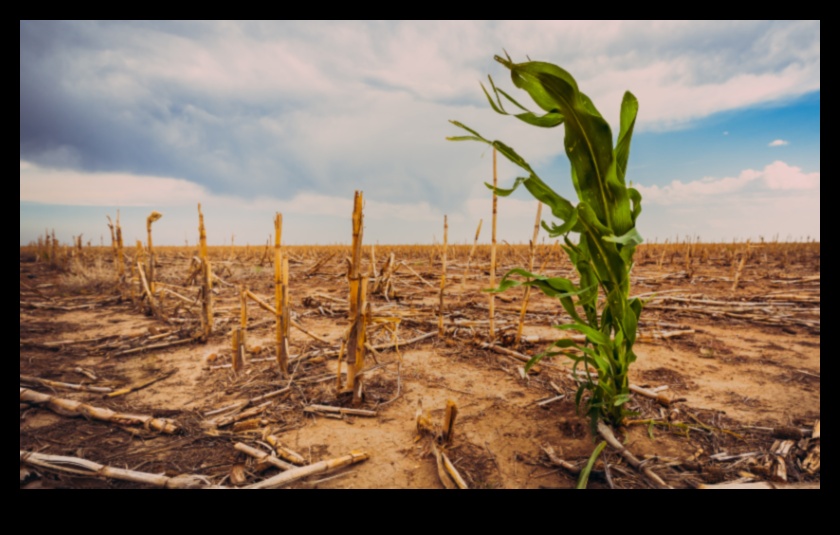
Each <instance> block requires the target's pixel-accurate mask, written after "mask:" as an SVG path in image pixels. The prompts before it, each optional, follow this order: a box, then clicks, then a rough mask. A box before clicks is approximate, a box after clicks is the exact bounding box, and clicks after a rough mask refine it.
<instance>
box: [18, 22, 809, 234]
mask: <svg viewBox="0 0 840 535" xmlns="http://www.w3.org/2000/svg"><path fill="white" fill-rule="evenodd" d="M502 49H504V50H507V52H508V53H509V54H510V55H511V57H512V58H513V59H514V60H515V61H525V60H526V58H527V57H530V58H531V59H534V60H542V61H549V62H552V63H556V64H558V65H560V66H561V67H563V68H565V69H566V70H568V71H569V72H570V73H571V74H572V75H573V76H575V78H576V79H577V81H578V84H579V86H580V88H581V90H582V91H584V92H585V93H587V94H588V95H589V96H590V97H591V98H592V100H593V101H594V103H595V105H596V106H597V107H598V108H599V110H600V111H601V113H602V114H603V115H604V116H605V118H607V119H608V120H609V121H610V122H611V123H612V124H613V125H614V130H615V125H616V124H617V121H618V109H619V105H620V102H621V96H622V94H623V93H624V91H625V90H630V91H632V92H633V93H634V94H635V95H636V97H637V98H638V99H639V103H640V110H639V116H638V121H637V126H636V135H635V136H634V140H633V146H632V150H631V157H630V167H629V169H628V175H627V178H628V179H629V180H632V181H633V183H634V184H635V185H636V186H637V187H638V188H639V189H640V190H641V192H642V194H643V203H642V204H643V209H644V211H643V213H642V215H641V216H640V218H639V223H638V225H639V230H640V231H641V233H642V235H643V236H644V237H645V238H646V239H647V240H648V241H654V240H659V241H660V242H661V241H663V240H665V239H668V238H670V239H673V238H674V237H677V236H679V237H681V238H682V237H685V236H693V237H694V236H699V237H700V238H702V239H704V240H706V241H720V240H723V241H730V240H732V239H739V240H743V239H747V238H752V239H758V238H759V237H762V236H763V237H765V238H768V239H769V238H773V237H774V236H777V235H778V236H779V238H780V239H799V238H802V237H806V236H810V237H811V238H816V239H819V237H820V22H819V21H748V22H734V21H732V22H726V21H724V22H720V21H716V22H619V21H614V22H609V21H608V22H600V21H598V22H582V21H564V22H529V21H519V22H511V21H495V22H494V21H480V22H479V21H475V22H422V23H418V22H331V23H330V22H291V21H289V22H270V23H269V22H250V23H249V22H91V21H87V22H61V21H58V22H40V21H39V22H30V21H22V22H20V241H21V244H25V243H28V242H30V241H32V240H34V239H36V238H37V236H38V235H39V234H42V233H43V232H44V229H46V228H49V229H53V228H54V229H55V230H56V234H57V235H58V237H59V238H60V239H62V240H65V241H66V240H69V239H70V237H71V236H72V235H77V234H79V233H81V234H83V235H84V237H85V239H86V240H91V241H92V242H93V243H97V244H98V243H99V240H100V237H101V236H106V238H105V239H106V242H107V240H108V238H107V234H108V229H107V224H106V219H105V216H106V215H111V216H112V217H113V216H114V215H115V214H116V211H117V209H119V210H120V213H121V216H122V223H123V228H124V232H125V235H126V239H127V240H128V241H129V242H130V241H131V240H133V239H135V238H137V239H142V238H143V237H144V235H145V231H144V221H145V217H146V215H148V213H150V212H151V211H152V210H158V211H160V212H162V213H163V214H164V217H163V219H161V220H160V221H159V222H157V223H156V224H155V237H156V240H155V241H156V242H157V243H161V244H177V245H180V244H183V243H185V242H189V243H195V241H196V239H197V213H196V205H197V203H199V202H201V203H202V206H203V208H204V212H205V216H206V219H207V224H208V238H209V240H210V241H211V243H215V244H222V243H229V242H230V239H231V236H235V240H236V243H238V244H245V243H251V244H260V243H265V241H266V240H267V239H268V237H269V235H270V234H271V232H272V230H273V223H272V222H273V215H274V213H275V212H281V213H283V216H284V241H285V242H286V243H292V244H306V243H311V244H315V243H320V244H331V243H348V242H349V241H350V214H351V211H352V198H353V192H354V191H355V190H357V189H359V190H363V191H364V194H365V199H366V207H365V217H366V220H365V223H366V224H365V242H366V243H376V242H379V243H383V244H384V243H431V242H432V240H433V239H437V240H440V239H441V237H442V227H443V216H444V214H446V215H448V216H449V228H450V241H452V242H464V241H467V240H469V241H471V240H472V236H473V234H474V232H475V227H476V225H477V224H478V220H479V219H484V220H485V227H484V229H485V230H484V231H483V235H482V241H484V242H486V241H488V240H489V230H488V229H489V219H490V216H491V201H490V193H489V191H488V190H487V189H486V188H485V187H484V186H483V183H484V182H485V181H487V180H490V179H491V176H492V175H491V169H492V155H491V153H490V152H489V151H488V149H487V147H486V146H484V145H479V144H475V143H452V142H447V141H446V140H445V138H446V136H451V135H458V134H459V132H460V131H459V130H458V129H456V128H455V127H453V126H452V125H450V124H449V123H448V121H449V120H450V119H455V120H459V121H461V122H463V123H465V124H468V125H470V126H471V127H473V128H475V129H477V130H478V131H480V132H481V133H482V134H483V135H484V136H485V137H488V138H491V139H494V138H495V139H500V140H502V141H504V142H506V143H507V144H509V145H511V146H513V147H514V148H516V149H517V151H519V152H520V153H521V154H522V155H523V156H525V158H526V159H528V160H529V162H530V163H531V164H532V166H533V167H535V168H536V169H537V170H538V172H539V173H540V175H541V176H542V177H543V179H545V180H546V181H547V182H549V183H550V184H551V185H552V186H554V187H555V189H557V190H558V192H560V193H562V194H565V195H567V196H569V197H570V198H572V199H574V192H573V189H572V187H571V183H570V180H569V170H568V163H567V160H566V157H565V155H564V154H563V150H562V146H563V145H562V140H563V132H562V127H559V128H555V129H537V128H533V127H529V126H527V125H524V124H521V123H518V122H517V121H516V119H513V118H510V117H503V116H500V115H497V114H495V113H494V112H493V111H492V110H490V108H489V106H488V105H487V102H486V100H485V99H484V95H483V93H482V92H481V89H480V86H479V83H480V82H482V81H486V79H487V75H488V74H489V75H491V76H493V78H494V80H495V81H496V82H497V84H498V85H499V86H500V87H502V88H504V89H506V90H508V91H509V92H511V93H512V94H514V95H515V96H517V97H521V98H522V99H523V100H524V101H527V95H523V94H517V93H518V90H516V89H515V88H513V87H512V84H511V83H510V80H509V78H508V76H507V71H506V69H504V67H502V66H501V65H499V64H497V63H496V62H494V61H493V59H492V58H493V55H494V54H499V53H501V52H502ZM516 176H517V173H516V170H515V169H514V168H512V167H511V166H509V165H506V164H505V163H500V183H501V185H503V186H504V185H508V184H510V183H511V182H512V181H513V179H514V178H515V177H516ZM535 212H536V201H534V200H532V199H531V198H530V197H528V194H527V192H525V191H524V190H522V191H521V192H517V193H516V194H515V195H514V196H512V197H510V198H506V199H500V218H501V219H500V224H499V228H500V232H499V239H500V240H507V241H509V242H526V241H527V240H528V239H529V238H530V233H531V229H532V226H533V219H534V215H535Z"/></svg>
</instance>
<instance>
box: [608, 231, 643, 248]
mask: <svg viewBox="0 0 840 535" xmlns="http://www.w3.org/2000/svg"><path fill="white" fill-rule="evenodd" d="M603 239H604V241H608V242H611V243H618V244H620V245H639V244H641V243H642V242H644V238H642V235H641V234H639V232H638V231H637V230H636V229H635V228H632V229H630V230H628V231H627V232H626V233H625V234H623V235H621V236H612V235H611V236H605V237H604V238H603Z"/></svg>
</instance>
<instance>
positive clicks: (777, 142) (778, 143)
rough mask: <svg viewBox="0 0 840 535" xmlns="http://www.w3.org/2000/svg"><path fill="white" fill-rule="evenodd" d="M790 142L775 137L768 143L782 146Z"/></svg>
mask: <svg viewBox="0 0 840 535" xmlns="http://www.w3.org/2000/svg"><path fill="white" fill-rule="evenodd" d="M788 144H789V142H787V141H785V140H784V139H774V140H773V141H771V142H770V143H768V144H767V146H768V147H782V146H784V145H788Z"/></svg>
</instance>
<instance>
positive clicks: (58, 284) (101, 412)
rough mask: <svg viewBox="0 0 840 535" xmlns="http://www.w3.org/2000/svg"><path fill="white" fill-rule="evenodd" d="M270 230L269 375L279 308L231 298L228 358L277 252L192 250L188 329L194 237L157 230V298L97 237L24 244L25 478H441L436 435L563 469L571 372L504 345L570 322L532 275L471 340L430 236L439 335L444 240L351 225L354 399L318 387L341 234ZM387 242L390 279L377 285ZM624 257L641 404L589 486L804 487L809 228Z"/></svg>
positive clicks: (472, 286)
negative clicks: (424, 242)
mask: <svg viewBox="0 0 840 535" xmlns="http://www.w3.org/2000/svg"><path fill="white" fill-rule="evenodd" d="M284 249H285V251H286V255H287V258H288V259H289V265H290V266H289V275H288V277H289V284H288V292H289V300H290V311H291V318H292V320H293V325H292V327H291V332H290V339H289V354H290V355H289V376H282V375H281V373H280V371H279V368H278V363H277V361H276V358H275V317H274V315H273V314H272V313H271V312H269V311H266V310H264V309H263V308H261V307H259V306H258V305H257V304H256V302H255V301H254V300H253V299H250V298H249V299H246V300H245V302H246V303H247V310H246V317H247V325H248V327H247V336H246V343H245V347H244V362H243V365H242V368H241V369H240V370H239V371H238V372H234V369H233V367H232V362H233V356H234V354H233V353H234V350H233V346H232V341H231V331H232V330H233V329H234V328H235V327H238V326H240V325H241V322H242V309H241V306H242V301H241V294H242V288H243V287H245V288H247V289H248V290H249V291H250V292H252V294H253V295H255V296H257V297H259V298H261V299H263V300H264V301H265V302H267V303H270V304H272V306H273V303H274V302H275V301H274V296H275V283H274V269H273V266H272V262H273V259H274V255H273V248H268V247H236V248H232V247H214V248H210V251H209V257H210V260H211V265H212V268H213V273H214V276H215V281H214V285H213V289H212V293H213V300H214V303H213V305H214V321H213V330H212V334H211V335H210V336H209V338H208V339H207V340H206V341H201V340H196V339H195V338H196V335H197V333H201V329H202V327H201V320H200V317H201V308H202V304H201V288H200V284H199V282H198V279H200V277H196V276H195V275H196V272H195V269H194V264H193V258H194V257H195V256H196V255H197V254H198V251H197V249H195V250H194V249H192V248H186V247H182V248H171V247H161V248H158V249H156V252H155V255H156V256H155V262H156V266H155V269H154V278H155V281H156V284H155V286H156V290H155V291H154V293H155V295H156V297H155V305H156V306H155V308H156V309H157V310H155V311H153V310H151V309H150V307H149V300H148V298H144V295H143V294H144V292H143V290H142V288H141V285H140V283H139V282H134V281H132V279H131V274H130V273H127V274H126V280H125V281H124V282H123V283H122V284H117V270H116V267H115V265H114V256H113V252H112V250H111V249H110V248H97V247H81V248H78V247H74V248H67V247H62V248H58V249H56V250H55V251H53V250H52V249H50V248H48V247H46V248H45V247H40V248H39V247H36V246H33V247H22V248H21V251H20V375H21V382H20V387H21V402H20V450H21V478H20V486H21V488H137V487H149V486H176V485H179V484H189V485H219V486H226V487H232V486H248V485H254V484H259V483H260V482H263V481H268V482H269V483H266V485H267V486H279V485H281V484H282V485H285V486H289V487H291V488H443V487H444V481H445V483H446V484H447V485H453V481H452V476H450V475H449V473H450V472H454V471H450V472H447V471H446V469H445V467H444V468H442V470H443V472H445V473H440V472H439V465H438V454H439V453H443V454H445V456H446V457H447V458H448V459H449V460H450V461H451V463H452V465H454V468H455V471H457V472H458V473H459V474H460V476H461V477H462V479H463V483H465V484H466V485H467V486H469V487H470V488H572V487H574V486H575V484H576V480H577V476H576V475H575V472H576V471H577V470H579V469H580V467H581V466H582V465H583V464H584V463H585V462H586V460H587V459H588V458H589V456H590V454H591V453H592V451H593V449H594V447H595V444H596V442H595V439H594V438H593V435H592V434H591V432H590V428H589V421H588V419H587V418H586V417H585V416H580V415H578V414H577V413H576V409H575V401H574V397H575V391H576V380H578V379H576V378H575V377H574V376H573V375H572V368H571V366H570V361H568V360H567V359H564V358H561V357H558V358H555V359H546V360H544V361H543V362H542V363H540V364H539V365H538V366H537V367H536V368H534V369H533V370H531V373H529V374H525V373H524V368H523V366H524V362H523V361H522V355H525V356H526V357H525V358H527V357H530V356H532V355H534V354H536V353H539V352H541V351H543V350H544V349H545V348H546V347H547V346H548V345H549V344H550V342H551V341H552V340H554V339H555V338H556V337H558V336H569V334H568V333H563V332H560V331H558V330H556V329H552V328H551V326H552V325H556V324H559V323H564V322H568V321H569V320H568V318H567V317H566V316H565V313H564V312H563V309H562V308H561V307H560V306H559V304H558V303H557V302H556V301H553V300H551V299H549V298H547V297H545V296H543V295H541V294H538V293H536V292H534V293H532V294H531V297H530V301H529V302H528V306H527V314H526V316H525V321H524V333H523V338H522V341H521V344H520V345H519V346H517V345H516V343H515V334H516V328H517V324H518V323H519V317H520V309H521V307H522V303H523V294H524V290H523V289H522V288H515V289H512V290H510V291H508V292H506V293H503V294H500V295H498V296H497V297H496V299H495V328H496V333H497V334H496V344H495V345H490V344H489V343H488V342H489V341H490V326H489V299H490V297H489V295H488V294H487V293H483V292H482V291H481V290H482V289H483V288H487V287H488V286H489V283H488V280H489V279H488V277H489V268H488V266H489V264H490V263H489V258H490V253H489V247H487V246H480V247H479V248H478V250H477V251H476V253H475V256H474V257H473V259H472V262H471V266H470V269H469V271H467V260H468V254H469V250H470V247H469V246H465V245H457V246H449V247H448V248H447V251H446V252H447V254H446V264H445V265H446V274H447V281H446V287H445V294H444V307H443V325H444V334H443V335H442V336H441V335H439V332H438V330H439V324H438V321H439V312H440V305H439V289H440V284H441V273H442V267H443V265H444V263H443V260H444V258H443V255H442V252H443V248H442V247H434V246H425V247H421V246H392V247H389V246H381V247H380V246H377V247H376V248H375V249H374V250H373V251H371V248H370V246H369V245H365V246H364V255H363V259H362V262H361V268H360V272H361V273H363V274H370V275H374V276H371V277H370V279H371V282H370V285H369V296H368V301H369V302H370V303H371V311H370V316H369V318H368V320H369V321H368V328H367V342H368V345H369V346H371V347H372V348H374V349H373V350H368V351H367V356H366V360H365V367H364V373H362V374H361V377H362V384H363V386H364V398H363V401H362V402H361V404H359V405H354V403H353V400H352V395H351V394H347V393H339V392H338V391H337V381H338V376H339V373H344V372H346V370H347V367H346V365H345V366H344V367H342V369H341V371H339V370H338V369H337V363H338V353H339V351H340V349H341V347H342V341H343V340H344V339H345V338H346V335H347V333H348V327H349V326H350V320H349V319H348V299H349V289H348V279H347V261H346V258H347V257H348V256H350V248H349V247H287V248H284ZM127 253H128V254H126V255H125V257H126V258H127V259H131V262H129V263H127V265H131V264H134V265H136V261H135V254H136V251H134V250H133V249H131V250H130V251H127ZM391 253H393V258H394V261H395V265H396V266H398V269H396V271H395V272H394V274H393V275H392V276H391V282H392V283H393V286H392V288H393V291H394V292H395V295H394V294H392V295H391V296H390V297H389V296H388V295H387V293H386V292H381V291H380V292H379V293H377V292H375V291H374V290H375V289H376V288H375V287H376V284H375V282H376V280H375V279H376V276H375V275H380V273H381V271H382V269H383V265H384V263H385V262H386V260H387V259H388V258H389V257H390V255H391ZM561 253H562V251H560V250H559V249H558V248H554V247H552V246H551V245H550V244H544V245H540V246H539V247H538V248H537V250H536V258H535V266H537V267H539V266H541V265H544V266H545V267H544V269H543V272H544V273H547V274H560V275H563V276H570V277H572V278H575V277H574V275H572V273H571V271H572V267H571V265H570V264H568V262H567V260H566V259H565V257H564V256H563V255H562V254H561ZM54 254H55V255H57V257H54V256H53V255H54ZM498 257H499V266H498V268H497V272H498V276H501V275H503V274H504V273H505V272H506V271H507V270H508V269H510V268H513V267H522V266H527V265H528V260H529V258H528V257H529V247H528V246H527V245H522V246H511V245H507V244H504V243H503V244H500V245H499V246H498ZM373 259H375V267H376V270H375V271H376V272H375V273H373V272H372V265H371V264H372V262H373V261H374V260H373ZM636 259H637V265H636V267H635V269H634V271H633V289H632V294H633V295H644V296H646V299H649V301H648V302H647V305H646V307H645V310H644V312H643V313H642V320H641V324H640V333H641V341H640V342H639V343H638V344H637V349H636V352H637V353H638V355H639V360H638V361H637V362H636V363H635V364H634V367H633V368H632V369H631V381H632V383H633V384H634V385H635V386H636V387H638V388H636V389H635V390H636V392H637V394H634V398H633V400H632V402H631V406H632V407H633V408H634V410H635V411H636V412H637V413H638V416H636V417H635V418H634V419H633V420H629V421H626V422H625V424H626V425H625V426H624V427H622V428H620V429H618V430H616V434H617V436H618V438H619V440H621V441H622V444H623V445H624V448H626V451H627V452H630V453H632V454H633V455H634V456H635V457H637V458H638V459H639V460H642V461H643V466H642V468H643V469H644V470H638V469H636V468H634V467H633V466H632V464H631V463H630V462H628V460H627V459H626V458H625V457H624V456H623V455H622V452H621V451H618V450H617V449H615V448H611V447H608V448H607V449H606V450H605V452H604V455H603V456H602V457H601V461H600V462H599V463H598V464H597V465H596V466H595V470H594V472H593V474H592V478H591V480H590V487H593V488H608V487H615V488H647V487H650V486H652V485H654V483H652V480H651V479H650V477H648V476H646V475H645V474H644V471H645V470H647V469H649V470H652V471H653V472H654V473H655V474H657V475H658V476H659V477H661V478H662V479H663V480H664V481H665V482H666V483H667V485H668V486H671V487H674V488H690V487H697V486H699V485H719V484H725V483H738V484H752V483H767V482H770V483H771V484H772V485H773V486H783V485H797V486H803V485H814V484H816V486H819V482H820V468H819V420H820V244H819V243H790V244H787V243H761V244H752V245H748V244H744V243H740V244H700V243H682V244H659V245H656V244H649V245H644V246H641V247H640V249H639V250H638V252H637V255H636ZM147 261H148V259H146V260H143V259H142V258H141V263H142V262H147ZM465 273H466V277H464V274H465ZM736 280H737V283H736ZM383 293H384V295H383ZM298 327H301V328H302V329H304V330H305V331H307V332H308V334H306V333H304V332H303V331H302V330H301V329H299V328H298ZM395 340H398V341H399V342H400V343H399V344H397V345H396V346H395ZM651 393H653V394H654V397H657V396H658V399H653V398H651V397H648V396H646V395H645V394H651ZM563 396H565V397H563ZM450 401H451V402H454V405H455V406H456V407H457V415H454V416H455V417H454V422H452V424H453V425H452V426H451V433H447V432H449V431H450V429H449V428H448V427H446V425H445V423H444V421H445V420H446V416H447V414H446V412H447V406H448V404H449V402H450ZM319 406H326V407H331V408H333V410H334V411H335V412H327V410H326V409H323V408H319ZM339 409H342V412H338V410H339ZM346 409H350V410H349V411H348V410H346ZM418 414H420V418H419V421H420V425H418ZM132 415H133V416H132ZM451 419H452V418H450V420H451ZM446 434H448V435H449V436H448V438H449V440H448V442H447V441H445V440H444V439H443V435H446ZM351 452H354V453H353V456H352V457H350V456H348V455H349V454H351ZM436 452H437V453H436ZM266 454H271V455H269V456H267V455H266ZM51 456H63V457H72V458H74V459H75V460H69V459H61V458H59V459H56V458H55V457H51ZM255 456H256V457H255ZM82 459H83V460H85V461H87V463H84V462H83V461H81V460H82ZM324 461H328V462H324ZM319 463H320V464H319ZM343 463H352V465H351V466H347V467H344V468H340V469H338V470H331V469H333V468H336V466H335V465H340V464H343ZM303 467H309V469H308V470H307V469H305V468H303ZM62 469H64V470H65V471H62ZM67 469H70V471H66V470H67ZM126 470H128V471H129V472H126ZM138 474H146V475H145V476H140V475H138ZM279 474H289V476H288V478H287V479H286V480H285V481H283V480H282V477H281V476H279ZM181 475H193V476H199V477H197V478H192V479H185V478H178V477H176V476H181ZM278 478H279V479H278ZM275 483H276V485H275Z"/></svg>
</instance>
